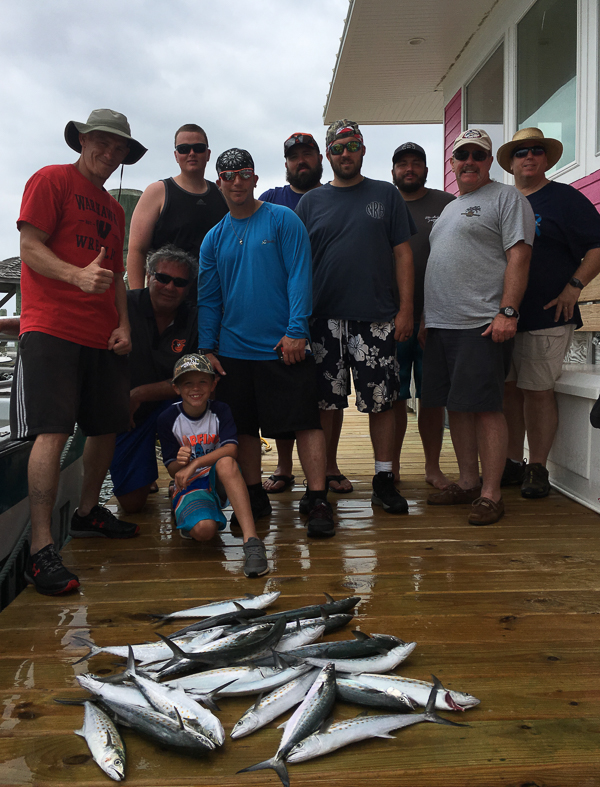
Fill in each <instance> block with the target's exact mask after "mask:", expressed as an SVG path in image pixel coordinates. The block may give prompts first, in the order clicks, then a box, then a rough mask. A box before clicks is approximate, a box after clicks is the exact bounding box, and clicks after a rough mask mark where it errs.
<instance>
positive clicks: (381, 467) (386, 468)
mask: <svg viewBox="0 0 600 787" xmlns="http://www.w3.org/2000/svg"><path fill="white" fill-rule="evenodd" d="M391 472H392V463H391V462H377V461H376V462H375V475H377V473H391Z"/></svg>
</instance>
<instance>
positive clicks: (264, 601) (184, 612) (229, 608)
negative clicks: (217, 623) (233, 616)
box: [151, 590, 283, 622]
mask: <svg viewBox="0 0 600 787" xmlns="http://www.w3.org/2000/svg"><path fill="white" fill-rule="evenodd" d="M280 595H281V591H279V590H276V591H274V592H273V593H262V594H261V595H260V596H255V595H253V594H252V593H246V595H245V596H244V597H243V598H233V599H230V600H228V601H215V602H213V603H212V604H203V605H202V606H200V607H190V608H189V609H181V610H179V611H177V612H170V613H168V614H166V615H163V614H152V613H151V617H153V618H156V619H157V620H162V621H167V620H176V619H178V618H208V617H212V616H213V615H223V614H225V613H226V612H238V611H239V610H238V606H240V607H243V608H244V609H264V608H265V607H268V606H269V604H272V603H273V602H274V601H277V599H278V598H279V596H280ZM236 605H237V606H236ZM282 614H283V613H282ZM271 622H273V621H271Z"/></svg>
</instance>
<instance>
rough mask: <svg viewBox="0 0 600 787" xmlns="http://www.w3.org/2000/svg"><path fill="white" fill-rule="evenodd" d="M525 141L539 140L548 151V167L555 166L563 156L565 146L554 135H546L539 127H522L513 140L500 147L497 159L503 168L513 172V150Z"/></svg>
mask: <svg viewBox="0 0 600 787" xmlns="http://www.w3.org/2000/svg"><path fill="white" fill-rule="evenodd" d="M523 142H537V143H538V144H539V146H540V147H541V148H544V150H545V151H546V158H547V159H548V167H547V169H550V168H551V167H553V166H554V165H555V164H556V162H557V161H558V160H559V158H560V157H561V156H562V152H563V146H562V142H559V141H558V139H552V137H545V136H544V132H543V131H540V130H539V128H522V129H521V130H520V131H517V133H516V134H515V135H514V136H513V138H512V141H511V142H506V143H505V144H504V145H501V146H500V147H499V148H498V151H497V153H496V161H497V162H498V164H500V166H501V167H502V169H505V170H506V171H507V172H510V173H512V169H511V167H510V162H511V160H512V155H513V151H515V150H518V149H519V148H522V147H523V144H522V143H523Z"/></svg>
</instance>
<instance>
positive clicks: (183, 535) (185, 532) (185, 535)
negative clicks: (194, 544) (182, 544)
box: [177, 528, 194, 541]
mask: <svg viewBox="0 0 600 787" xmlns="http://www.w3.org/2000/svg"><path fill="white" fill-rule="evenodd" d="M177 529H178V530H179V535H180V536H181V538H183V540H184V541H193V540H194V537H193V536H191V535H190V531H189V530H182V529H181V528H177Z"/></svg>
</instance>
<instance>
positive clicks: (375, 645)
mask: <svg viewBox="0 0 600 787" xmlns="http://www.w3.org/2000/svg"><path fill="white" fill-rule="evenodd" d="M352 633H353V634H354V637H355V638H354V639H342V640H337V641H336V642H319V643H317V644H316V645H305V646H302V647H298V648H296V649H295V650H293V651H288V652H291V653H292V654H293V655H294V656H298V657H299V658H305V657H307V656H311V657H313V658H318V659H328V660H330V661H331V659H357V658H362V657H363V656H373V655H374V654H375V653H387V652H388V651H389V650H391V649H392V648H396V647H398V646H399V645H406V642H403V641H402V640H401V639H398V637H391V636H385V637H384V636H383V635H376V636H374V637H370V636H369V635H368V634H364V633H363V632H362V631H353V632H352Z"/></svg>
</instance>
